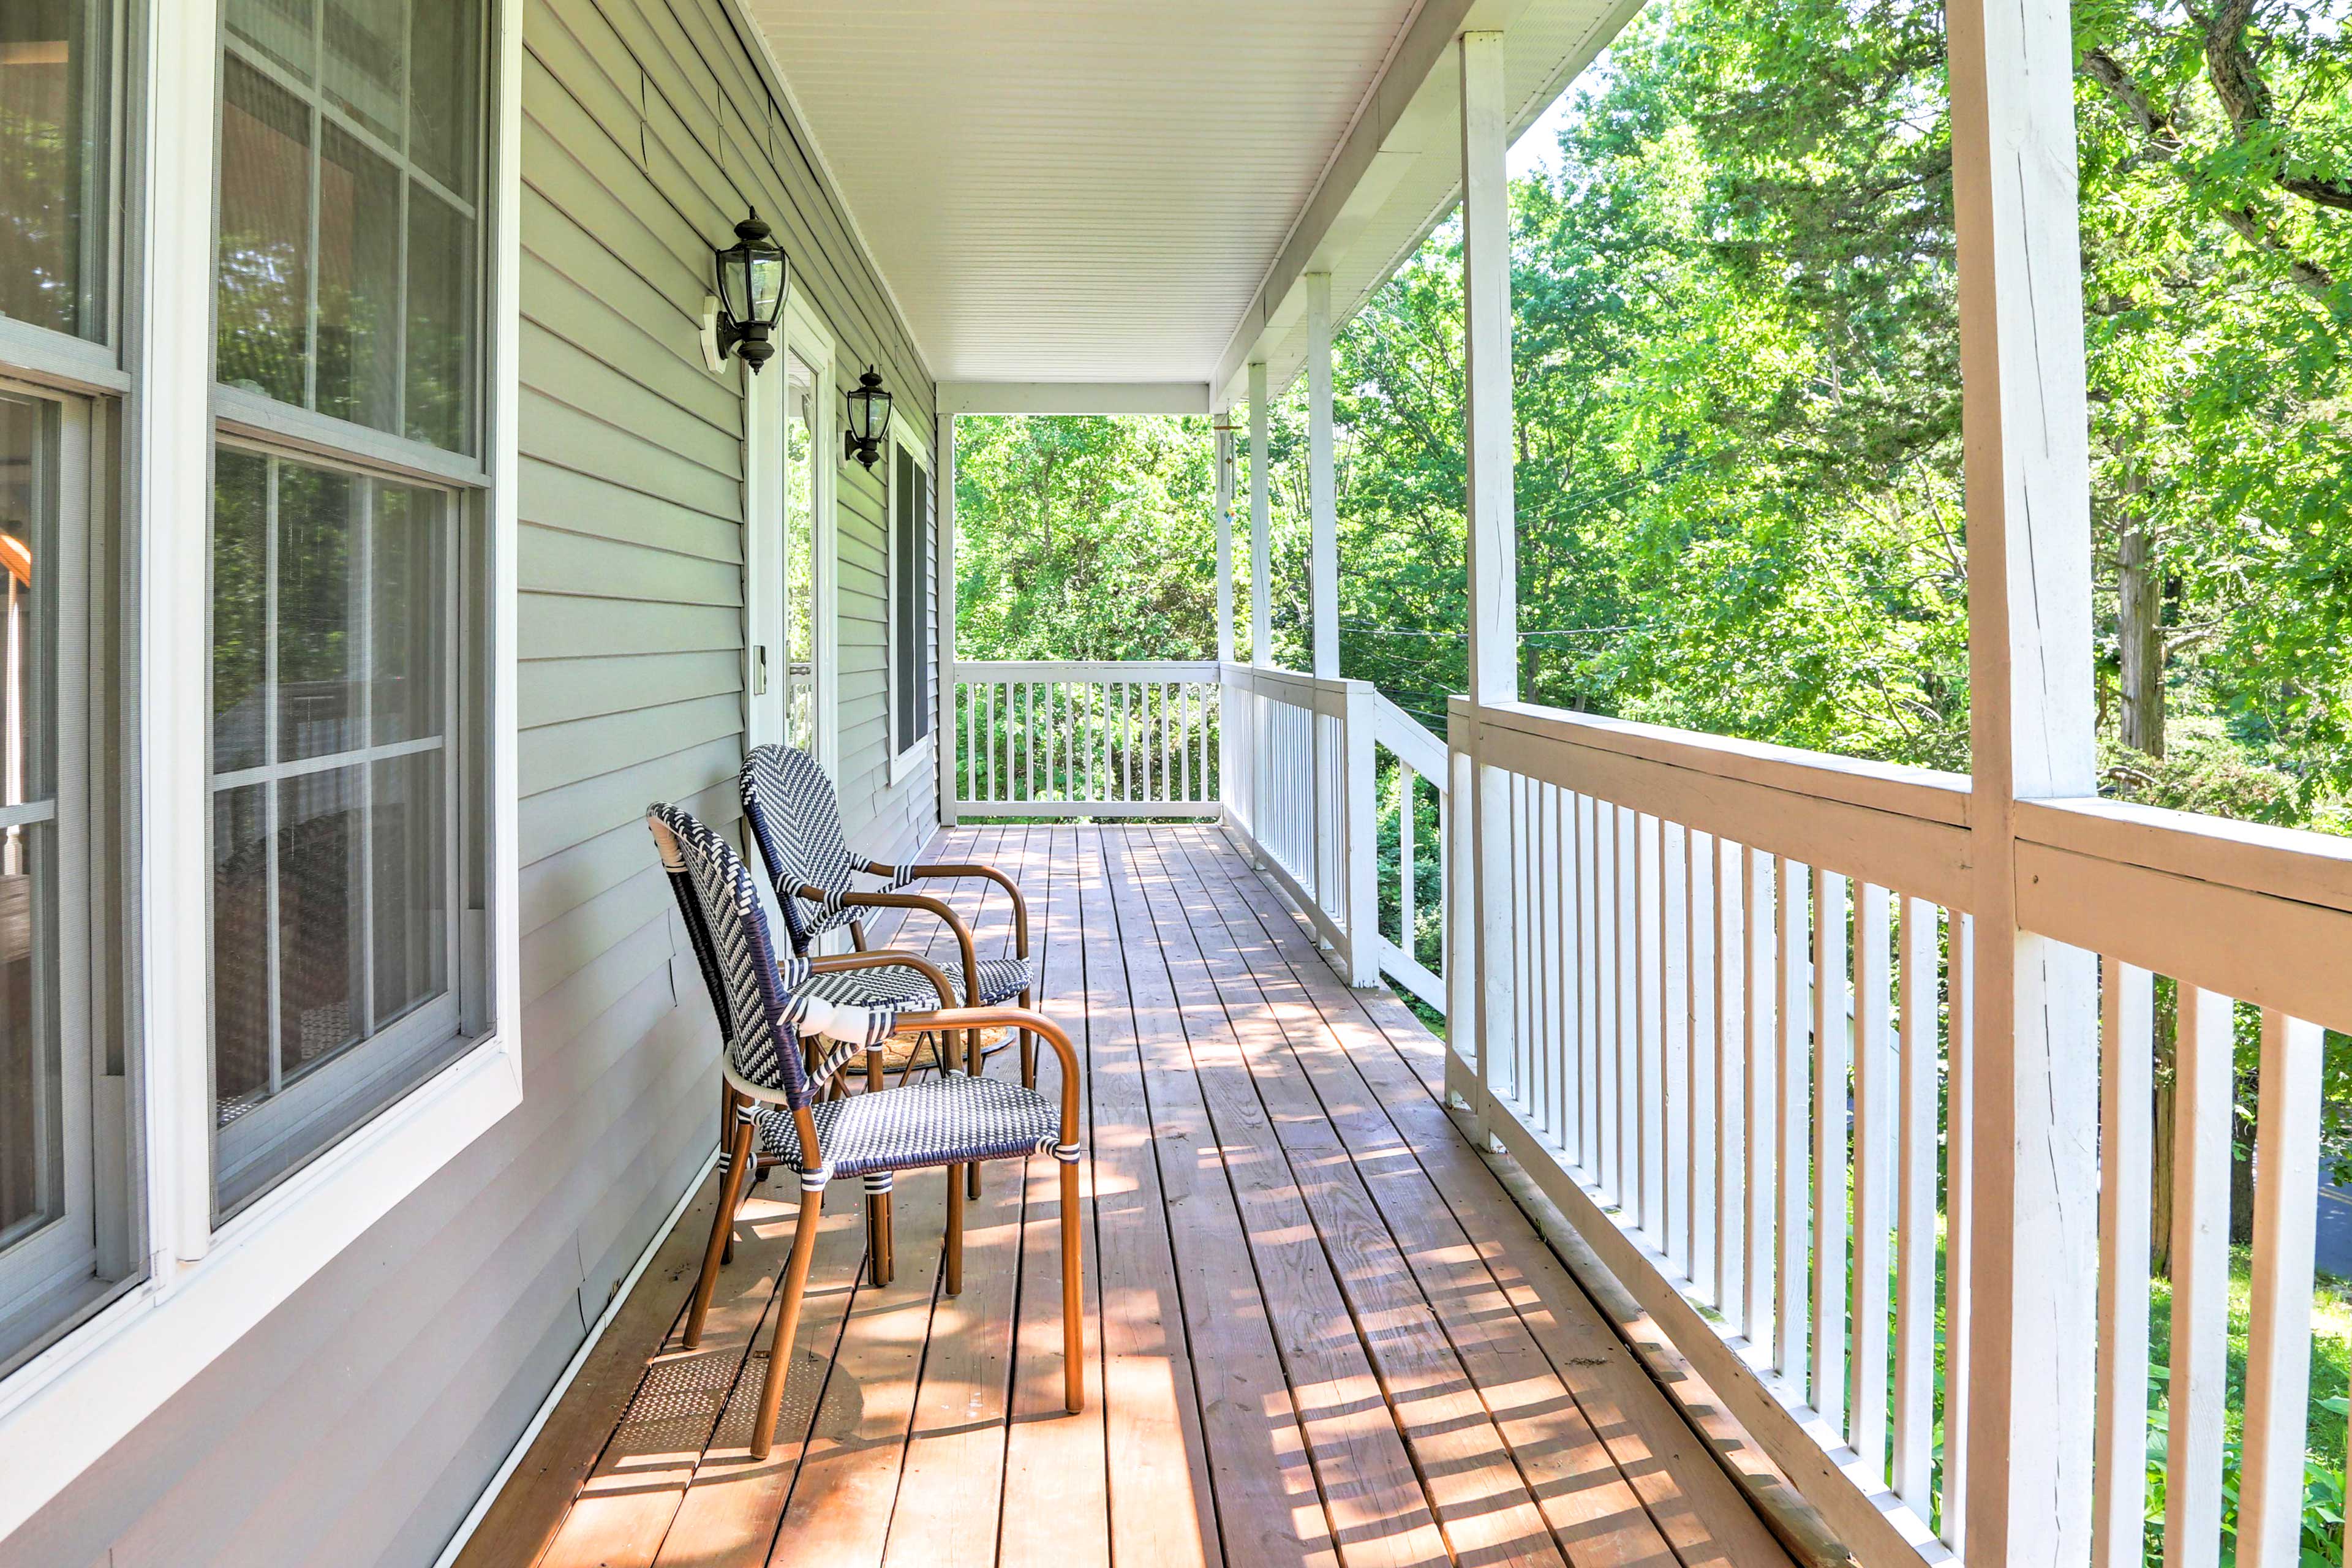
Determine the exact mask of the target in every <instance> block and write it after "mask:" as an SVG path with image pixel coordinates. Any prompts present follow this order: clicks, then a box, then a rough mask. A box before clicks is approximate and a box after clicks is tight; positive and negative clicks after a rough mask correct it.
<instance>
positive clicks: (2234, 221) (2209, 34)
mask: <svg viewBox="0 0 2352 1568" xmlns="http://www.w3.org/2000/svg"><path fill="white" fill-rule="evenodd" d="M2252 12H2253V0H2230V3H2229V4H2228V5H2225V6H2223V7H2222V9H2221V12H2220V13H2219V14H2217V15H2216V16H2214V18H2213V19H2212V20H2211V21H2210V22H2206V23H2203V24H2202V26H2203V27H2204V37H2205V39H2206V62H2207V71H2208V73H2209V74H2210V76H2211V77H2212V78H2213V89H2214V91H2215V92H2216V93H2218V94H2220V95H2221V102H2222V107H2223V108H2224V109H2225V110H2228V112H2229V114H2230V121H2231V126H2232V127H2233V128H2234V129H2235V130H2236V132H2237V135H2238V139H2239V140H2240V141H2244V140H2246V138H2247V137H2248V136H2249V135H2251V134H2252V131H2251V127H2252V125H2253V124H2254V123H2256V121H2249V120H2242V119H2241V118H2240V115H2241V113H2242V112H2245V113H2256V112H2257V111H2258V112H2259V114H2261V115H2267V114H2268V113H2269V110H2270V89H2269V87H2268V86H2267V85H2266V84H2264V82H2263V79H2262V73H2261V71H2260V70H2259V69H2258V68H2256V67H2255V65H2254V61H2253V57H2252V54H2250V53H2248V52H2247V50H2246V47H2245V37H2244V34H2245V26H2246V19H2247V18H2248V17H2249V16H2252ZM2191 15H2192V17H2193V16H2194V13H2191ZM2231 17H2235V18H2236V21H2235V26H2236V28H2237V32H2236V35H2235V37H2236V38H2237V42H2236V45H2235V48H2234V53H2230V52H2228V51H2225V55H2226V57H2227V58H2226V61H2225V65H2216V64H2215V63H2214V61H2215V58H2216V55H2215V50H2216V47H2217V45H2216V43H2215V41H2214V40H2215V39H2216V38H2217V37H2221V30H2222V29H2223V28H2224V27H2225V26H2228V25H2229V24H2230V19H2231ZM2079 68H2080V69H2081V71H2082V72H2083V74H2084V76H2087V77H2089V78H2090V79H2092V80H2093V81H2095V82H2097V83H2098V84H2099V85H2100V86H2101V87H2102V88H2104V89H2106V93H2107V96H2108V97H2109V98H2112V99H2113V100H2115V101H2116V104H2117V105H2118V106H2119V107H2121V108H2122V110H2123V111H2124V112H2125V113H2126V114H2127V115H2129V116H2130V117H2131V120H2132V122H2133V123H2134V124H2135V125H2137V126H2138V127H2139V132H2140V134H2141V135H2142V136H2143V137H2145V138H2146V139H2147V152H2148V155H2149V156H2151V157H2154V158H2156V159H2158V160H2159V161H2161V162H2162V163H2165V164H2166V165H2168V167H2169V168H2170V169H2171V170H2172V172H2173V173H2174V174H2177V175H2179V178H2180V180H2181V181H2182V183H2183V184H2191V185H2193V184H2195V182H2196V176H2195V174H2193V173H2192V172H2191V171H2190V170H2189V168H2188V167H2187V166H2185V165H2184V164H2183V163H2181V161H2180V154H2181V153H2183V152H2185V151H2186V150H2187V143H2186V142H2185V141H2184V140H2183V139H2182V137H2181V134H2180V131H2179V127H2178V126H2176V125H2175V124H2174V123H2173V121H2172V117H2171V116H2170V115H2169V114H2168V113H2166V112H2165V111H2164V110H2161V109H2159V108H2158V107H2157V105H2156V102H2155V100H2152V99H2150V98H2149V97H2148V95H2147V91H2146V90H2145V89H2142V88H2141V87H2140V85H2139V83H2138V82H2137V81H2136V80H2134V79H2133V78H2132V75H2131V73H2130V72H2129V71H2127V70H2126V69H2125V68H2124V67H2123V62H2122V61H2120V60H2118V59H2116V58H2115V56H2113V55H2111V54H2109V53H2108V52H2107V51H2106V50H2105V49H2103V48H2093V49H2086V50H2084V52H2083V59H2082V63H2081V65H2080V67H2079ZM2225 76H2226V78H2227V85H2226V86H2225V85H2224V78H2225ZM2272 179H2273V184H2278V185H2280V186H2282V187H2283V188H2290V189H2291V188H2292V186H2291V185H2289V183H2288V181H2287V178H2286V176H2285V175H2284V174H2283V173H2273V176H2272ZM2296 183H2297V184H2311V183H2312V182H2308V181H2298V182H2296ZM2296 194H2298V195H2302V194H2304V193H2301V192H2297V193H2296ZM2345 197H2346V199H2345V202H2344V204H2343V205H2346V206H2347V207H2352V187H2346V189H2345ZM2311 199H2317V198H2315V197H2314V198H2311ZM2328 205H2336V204H2335V203H2333V202H2330V203H2329V204H2328ZM2220 216H2221V221H2222V222H2223V223H2224V224H2227V225H2228V226H2230V229H2231V232H2232V233H2234V234H2236V235H2237V236H2238V237H2240V238H2241V239H2243V240H2244V241H2245V242H2246V243H2247V244H2249V245H2251V246H2252V247H2254V248H2255V249H2257V250H2263V251H2267V252H2269V253H2270V254H2271V255H2273V256H2277V257H2281V258H2284V259H2285V261H2286V275H2287V280H2288V281H2289V282H2291V283H2293V284H2294V286H2295V287H2296V288H2298V289H2302V290H2303V291H2304V292H2305V293H2306V294H2309V295H2310V296H2312V297H2313V298H2314V299H2325V298H2326V296H2327V294H2328V291H2329V290H2330V289H2333V288H2334V287H2335V284H2336V275H2335V274H2334V273H2332V272H2330V271H2328V269H2327V268H2325V267H2323V266H2321V265H2320V264H2319V263H2318V262H2316V261H2313V260H2311V259H2309V258H2305V257H2301V256H2297V255H2295V254H2294V251H2293V250H2291V249H2289V248H2288V247H2287V244H2286V242H2285V241H2284V240H2283V239H2281V238H2280V237H2278V236H2277V235H2276V234H2274V233H2273V232H2272V230H2271V226H2270V224H2269V223H2268V222H2267V221H2266V220H2265V219H2264V217H2263V215H2262V214H2261V213H2259V212H2257V211H2256V210H2255V209H2254V208H2253V207H2252V205H2247V206H2242V207H2223V208H2221V211H2220Z"/></svg>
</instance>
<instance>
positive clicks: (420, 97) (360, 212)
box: [211, 0, 487, 1212]
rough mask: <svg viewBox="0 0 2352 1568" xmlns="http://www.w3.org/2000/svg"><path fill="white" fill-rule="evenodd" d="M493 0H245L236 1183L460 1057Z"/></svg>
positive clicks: (226, 889)
mask: <svg viewBox="0 0 2352 1568" xmlns="http://www.w3.org/2000/svg"><path fill="white" fill-rule="evenodd" d="M482 27H483V16H482V8H481V5H479V3H478V0H226V3H225V5H224V8H223V14H222V53H223V58H222V67H221V70H222V77H221V131H220V217H219V231H220V242H219V246H220V248H219V269H218V274H217V284H216V295H217V322H218V325H217V338H218V347H217V372H216V374H218V376H219V379H220V381H221V383H222V384H223V386H224V387H225V388H227V389H228V390H229V392H230V393H231V394H233V395H234V397H233V398H232V400H231V401H229V402H227V403H226V404H224V405H223V411H224V416H225V417H226V418H227V419H229V420H231V421H233V423H232V424H231V425H230V426H229V427H228V429H227V430H226V432H225V434H224V437H223V439H222V441H221V443H220V445H219V446H218V447H217V449H216V451H215V458H214V493H213V550H212V752H213V754H212V763H211V779H212V846H211V847H212V864H213V885H212V910H211V919H212V926H211V931H212V953H213V979H212V987H213V994H212V1071H213V1105H214V1161H213V1166H214V1180H215V1199H216V1204H217V1207H218V1208H219V1209H220V1210H221V1211H222V1212H226V1211H229V1210H232V1209H234V1208H236V1207H237V1206H238V1205H242V1204H244V1203H246V1202H247V1201H248V1200H249V1199H251V1198H252V1197H253V1196H254V1195H255V1194H257V1193H259V1192H261V1191H262V1190H263V1189H265V1188H266V1187H267V1186H268V1185H269V1184H271V1183H272V1182H274V1181H276V1180H278V1178H279V1177H281V1176H283V1175H284V1174H286V1173H288V1172H289V1171H291V1170H293V1169H294V1168H296V1167H297V1166H299V1164H300V1163H302V1162H304V1161H305V1160H307V1159H309V1158H310V1157H311V1156H312V1155H314V1154H316V1153H318V1152H320V1151H321V1150H322V1149H325V1148H327V1147H329V1146H331V1144H333V1143H334V1142H336V1141H337V1140H338V1139H340V1138H341V1136H342V1135H343V1134H344V1133H345V1132H347V1131H350V1130H351V1129H352V1128H353V1127H355V1126H357V1125H358V1124H359V1123H360V1122H362V1121H365V1120H366V1119H367V1118H368V1117H370V1116H372V1115H373V1113H374V1112H375V1111H376V1110H380V1109H381V1108H382V1107H383V1106H384V1105H385V1104H387V1103H389V1102H390V1101H391V1100H394V1099H396V1098H397V1097H398V1096H399V1095H400V1094H402V1093H403V1092H404V1091H405V1090H406V1089H409V1088H411V1087H413V1086H414V1085H415V1083H416V1082H418V1081H419V1080H420V1079H421V1078H423V1077H424V1076H425V1074H427V1073H429V1072H430V1071H432V1070H433V1068H436V1067H437V1066H439V1065H440V1064H441V1063H442V1062H444V1061H446V1060H447V1059H448V1058H449V1057H450V1056H451V1055H453V1054H454V1053H455V1052H456V1050H457V1049H458V1048H459V1047H461V1046H462V1045H463V1044H464V1043H465V1040H466V1037H467V1033H468V1028H467V1022H466V1020H467V1016H468V1015H469V1014H471V1015H475V1016H478V1014H479V1013H480V1008H479V1007H478V1006H469V1005H468V1004H469V1003H470V1002H476V1001H478V998H472V997H469V996H467V994H465V987H464V984H463V978H464V976H465V975H466V974H467V971H468V963H467V951H466V949H465V946H464V942H465V940H466V938H465V932H466V931H467V921H466V920H465V919H464V918H463V911H464V910H467V909H469V908H473V907H475V903H474V900H473V897H472V894H471V893H470V892H469V889H470V888H471V887H472V885H473V882H474V880H475V874H474V872H473V871H472V870H471V869H469V864H468V861H467V854H468V849H467V846H468V844H469V843H470V842H473V841H476V840H478V837H479V832H478V819H479V816H480V806H481V790H480V787H479V784H478V778H477V777H476V776H475V774H474V773H469V772H468V771H467V753H468V747H467V744H466V743H465V741H466V736H467V731H468V727H469V725H470V724H472V723H473V722H474V721H475V718H476V710H478V707H479V704H478V701H475V700H472V699H471V698H470V696H469V693H468V691H467V688H466V686H465V683H464V681H463V680H462V679H461V676H462V674H463V672H464V670H465V669H466V668H467V666H468V665H469V664H470V663H472V662H475V661H474V660H472V659H470V658H469V657H468V646H469V645H468V643H467V626H468V625H469V624H470V622H469V610H468V605H469V604H470V603H471V602H472V599H473V597H474V595H469V591H468V583H469V577H470V575H471V574H470V572H469V568H468V564H467V563H468V561H469V558H470V552H471V549H472V545H471V543H470V542H471V541H474V540H476V539H477V538H478V528H477V526H476V520H477V519H478V517H479V516H480V515H481V511H482V509H481V507H480V504H479V500H480V497H479V491H480V488H481V479H482V476H481V474H480V470H479V464H478V460H469V459H476V455H477V454H478V452H479V450H480V440H479V429H478V424H479V421H478V408H477V404H478V398H477V396H476V394H475V388H476V387H477V385H478V383H479V379H480V366H481V363H482V340H483V331H482V326H481V321H480V311H479V309H478V298H479V289H478V279H479V275H480V267H481V258H480V239H479V237H480V233H481V219H482V215H481V212H480V210H479V208H478V205H477V200H478V192H479V191H480V190H481V189H482V188H483V177H482V174H481V171H480V167H479V165H480V163H481V156H482V150H483V148H484V146H485V145H486V142H487V137H486V136H485V134H484V131H483V126H482V116H483V113H484V107H485V102H486V96H485V89H484V85H483V81H482V72H481V68H480V61H481V59H482V58H483V48H482ZM289 436H290V437H294V438H295V439H297V440H299V442H300V448H299V451H298V450H297V449H295V448H294V447H290V446H285V445H281V442H282V441H283V439H284V437H289ZM322 447H326V448H341V450H342V451H343V452H344V453H345V454H346V456H345V457H344V458H335V457H329V456H322V455H321V451H320V449H321V448H322ZM436 474H437V475H447V476H448V480H447V482H446V483H443V482H435V481H434V480H432V479H425V478H423V477H421V476H422V475H436ZM477 940H478V938H477Z"/></svg>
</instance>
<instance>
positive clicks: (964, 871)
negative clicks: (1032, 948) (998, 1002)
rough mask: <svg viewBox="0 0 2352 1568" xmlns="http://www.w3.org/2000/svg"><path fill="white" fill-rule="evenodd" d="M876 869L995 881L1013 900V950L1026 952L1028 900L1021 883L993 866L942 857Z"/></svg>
mask: <svg viewBox="0 0 2352 1568" xmlns="http://www.w3.org/2000/svg"><path fill="white" fill-rule="evenodd" d="M875 869H876V870H877V871H879V870H885V869H887V871H888V872H889V874H890V875H892V876H894V877H928V878H937V879H941V880H946V881H959V880H969V879H973V878H979V879H983V880H986V881H991V882H993V883H995V884H996V885H997V886H998V887H1000V888H1002V889H1004V891H1005V894H1006V895H1007V896H1008V897H1009V898H1011V899H1012V900H1013V952H1016V953H1018V954H1020V955H1021V956H1022V957H1023V958H1026V957H1028V956H1029V900H1027V899H1026V898H1024V896H1023V895H1022V892H1021V885H1020V884H1019V883H1017V882H1015V881H1014V880H1013V879H1012V878H1011V877H1008V876H1006V875H1005V874H1004V873H1003V872H1002V871H1000V870H998V869H997V868H995V867H993V866H982V865H978V864H967V863H965V862H962V861H953V862H949V861H942V862H940V863H939V864H936V865H928V866H893V867H888V868H884V867H878V866H877V867H876V868H875Z"/></svg>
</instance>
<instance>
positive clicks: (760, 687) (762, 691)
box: [751, 643, 768, 697]
mask: <svg viewBox="0 0 2352 1568" xmlns="http://www.w3.org/2000/svg"><path fill="white" fill-rule="evenodd" d="M767 694H768V645H767V644H766V643H753V644H752V645H751V695H752V696H754V697H765V696H766V695H767Z"/></svg>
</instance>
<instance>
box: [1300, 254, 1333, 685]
mask: <svg viewBox="0 0 2352 1568" xmlns="http://www.w3.org/2000/svg"><path fill="white" fill-rule="evenodd" d="M1335 483H1336V479H1335V478H1334V475H1333V458H1332V451H1331V275H1330V274H1329V273H1328V272H1310V273H1308V274H1307V512H1308V515H1309V517H1310V518H1311V519H1312V522H1313V555H1314V572H1313V577H1312V584H1311V587H1310V590H1309V597H1310V599H1311V601H1312V607H1313V610H1314V615H1315V677H1316V679H1318V680H1337V679H1339V500H1338V498H1337V497H1336V495H1335V494H1334V493H1333V489H1332V487H1333V485H1334V484H1335Z"/></svg>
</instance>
